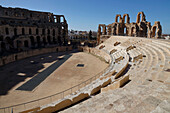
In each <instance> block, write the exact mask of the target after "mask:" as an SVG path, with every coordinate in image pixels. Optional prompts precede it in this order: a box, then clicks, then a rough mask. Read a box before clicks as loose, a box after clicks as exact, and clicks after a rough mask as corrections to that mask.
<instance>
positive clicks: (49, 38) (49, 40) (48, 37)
mask: <svg viewBox="0 0 170 113" xmlns="http://www.w3.org/2000/svg"><path fill="white" fill-rule="evenodd" d="M47 41H48V43H49V44H51V37H50V36H47Z"/></svg>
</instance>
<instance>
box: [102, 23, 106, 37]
mask: <svg viewBox="0 0 170 113" xmlns="http://www.w3.org/2000/svg"><path fill="white" fill-rule="evenodd" d="M102 35H106V26H105V25H104V26H103V32H102Z"/></svg>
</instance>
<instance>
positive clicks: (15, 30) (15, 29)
mask: <svg viewBox="0 0 170 113" xmlns="http://www.w3.org/2000/svg"><path fill="white" fill-rule="evenodd" d="M14 35H15V36H16V35H17V28H14Z"/></svg>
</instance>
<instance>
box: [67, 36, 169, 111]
mask: <svg viewBox="0 0 170 113" xmlns="http://www.w3.org/2000/svg"><path fill="white" fill-rule="evenodd" d="M114 38H118V37H114ZM114 38H109V39H108V40H109V41H108V40H106V41H107V44H108V45H109V44H110V43H109V42H111V43H112V42H115V41H117V39H116V40H115V41H114ZM119 38H120V40H119V41H120V42H121V44H119V45H118V46H119V49H117V48H116V47H111V46H108V45H107V44H106V46H107V47H106V48H105V49H107V50H108V51H109V50H110V51H111V50H112V49H117V50H118V51H120V50H121V49H123V50H125V49H126V48H128V47H129V46H130V45H132V44H133V46H136V48H133V49H131V50H129V51H127V52H128V55H129V57H131V58H132V59H135V57H136V56H138V55H141V54H142V59H138V60H136V61H135V62H132V61H133V60H130V62H129V64H130V65H131V67H130V68H129V69H128V70H127V73H126V74H125V75H124V76H122V77H119V78H118V79H115V82H113V83H112V84H109V85H108V86H107V87H106V88H102V92H103V93H102V94H99V95H97V96H95V97H93V98H92V99H89V100H88V101H87V102H84V103H83V104H81V105H78V106H76V107H74V108H70V109H68V110H65V111H64V112H83V110H86V111H87V112H134V113H136V112H153V113H157V112H163V111H164V112H170V110H168V109H169V106H170V102H169V101H167V100H169V99H170V96H169V95H168V92H169V89H170V86H169V83H170V77H169V75H170V42H169V41H168V42H165V41H163V40H160V41H159V40H153V39H145V38H131V37H125V38H126V39H125V38H122V37H119ZM111 39H112V40H113V41H111ZM123 39H125V40H124V41H122V40H123ZM104 43H105V42H104ZM109 47H111V48H109ZM116 53H117V52H115V53H112V54H111V56H112V57H113V59H114V61H116V59H117V58H119V57H120V56H123V57H124V59H121V60H120V61H119V62H117V63H115V65H114V68H113V70H115V72H119V70H118V69H119V68H121V66H123V62H124V61H125V59H126V58H125V55H123V52H122V53H119V54H116ZM140 58H141V56H140ZM119 66H120V67H119ZM115 75H116V74H115ZM127 75H129V78H130V80H131V81H130V82H129V83H128V84H127V85H125V86H124V87H123V88H119V89H117V88H118V87H120V86H119V85H118V83H117V84H116V80H119V79H121V78H123V77H124V78H125V77H126V76H127ZM114 83H115V85H114ZM161 92H162V93H161ZM101 106H102V107H101ZM83 108H84V109H83Z"/></svg>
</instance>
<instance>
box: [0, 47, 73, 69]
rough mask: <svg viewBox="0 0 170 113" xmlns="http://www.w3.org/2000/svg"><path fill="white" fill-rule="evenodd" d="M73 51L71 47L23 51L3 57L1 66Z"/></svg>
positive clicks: (0, 59)
mask: <svg viewBox="0 0 170 113" xmlns="http://www.w3.org/2000/svg"><path fill="white" fill-rule="evenodd" d="M70 50H72V47H71V46H63V47H52V48H42V49H34V50H29V51H23V52H20V53H15V54H11V55H8V56H3V57H1V58H0V66H3V65H5V64H8V63H11V62H14V61H17V60H21V59H24V58H28V57H32V56H36V55H40V54H46V53H51V52H65V51H70Z"/></svg>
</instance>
